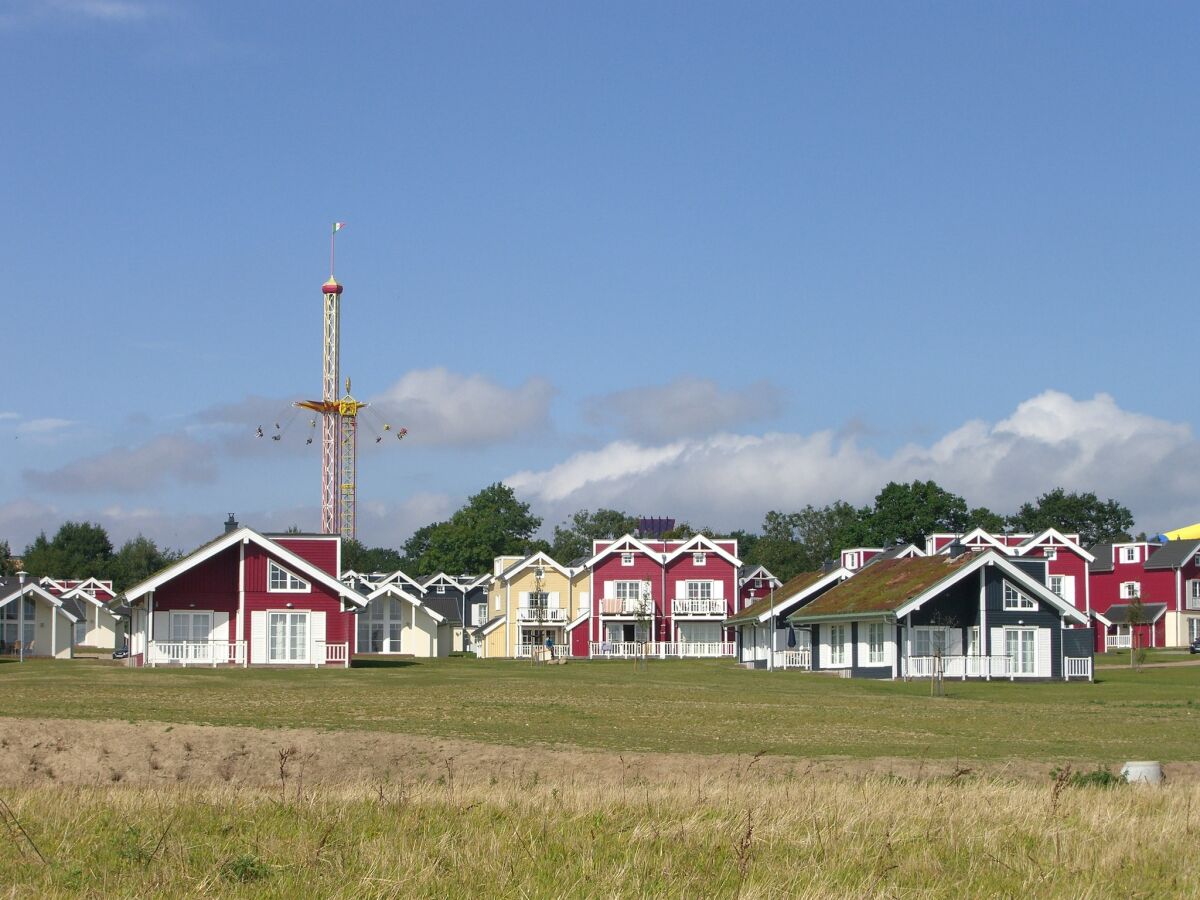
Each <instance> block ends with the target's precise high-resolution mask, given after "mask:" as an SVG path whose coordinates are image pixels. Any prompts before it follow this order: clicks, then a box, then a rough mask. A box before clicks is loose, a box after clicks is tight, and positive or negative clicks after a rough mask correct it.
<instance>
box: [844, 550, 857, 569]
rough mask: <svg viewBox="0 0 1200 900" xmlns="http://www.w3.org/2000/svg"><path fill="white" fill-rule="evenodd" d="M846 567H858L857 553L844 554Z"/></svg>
mask: <svg viewBox="0 0 1200 900" xmlns="http://www.w3.org/2000/svg"><path fill="white" fill-rule="evenodd" d="M846 568H847V569H857V568H858V554H857V553H847V554H846Z"/></svg>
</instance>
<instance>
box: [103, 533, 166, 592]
mask: <svg viewBox="0 0 1200 900" xmlns="http://www.w3.org/2000/svg"><path fill="white" fill-rule="evenodd" d="M180 555H181V554H180V553H179V552H178V551H175V550H160V549H159V547H158V545H157V544H156V543H154V541H152V540H150V538H148V537H144V536H142V535H140V534H139V535H138V536H137V537H135V538H132V539H130V540H128V541H126V542H125V543H124V544H122V545H121V549H120V550H118V551H117V552H116V554H115V555H114V556H113V558H112V560H111V561H110V563H109V568H108V573H107V574H108V577H110V578H112V581H113V587H114V588H116V589H117V590H118V591H123V590H125V589H126V588H128V587H132V586H133V585H135V584H138V583H139V582H142V581H145V580H146V579H147V578H149V577H150V576H151V575H153V574H154V573H155V572H157V571H158V570H159V569H162V568H164V567H166V566H168V565H170V564H171V563H173V562H175V560H177V559H179V557H180Z"/></svg>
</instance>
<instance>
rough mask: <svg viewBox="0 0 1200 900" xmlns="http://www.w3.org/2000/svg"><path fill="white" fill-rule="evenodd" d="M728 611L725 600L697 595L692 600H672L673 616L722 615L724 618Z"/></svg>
mask: <svg viewBox="0 0 1200 900" xmlns="http://www.w3.org/2000/svg"><path fill="white" fill-rule="evenodd" d="M727 611H728V610H727V608H726V606H725V601H724V600H716V599H712V598H699V597H697V598H695V599H691V600H679V599H676V600H672V601H671V614H672V615H673V616H720V617H722V618H724V617H725V614H726V612H727Z"/></svg>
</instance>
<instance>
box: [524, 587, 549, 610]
mask: <svg viewBox="0 0 1200 900" xmlns="http://www.w3.org/2000/svg"><path fill="white" fill-rule="evenodd" d="M525 602H526V605H527V606H528V608H529V609H535V608H537V609H546V608H547V607H549V606H550V592H549V591H530V592H529V596H528V598H527V599H526V601H525Z"/></svg>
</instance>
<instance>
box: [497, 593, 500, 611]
mask: <svg viewBox="0 0 1200 900" xmlns="http://www.w3.org/2000/svg"><path fill="white" fill-rule="evenodd" d="M496 612H500V595H499V594H497V595H496Z"/></svg>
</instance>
